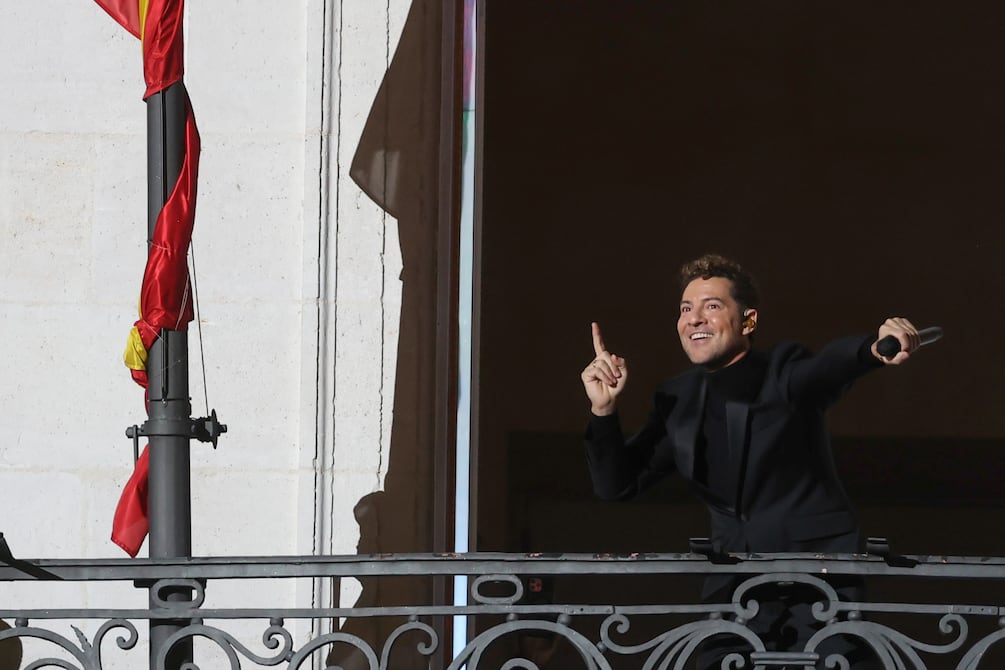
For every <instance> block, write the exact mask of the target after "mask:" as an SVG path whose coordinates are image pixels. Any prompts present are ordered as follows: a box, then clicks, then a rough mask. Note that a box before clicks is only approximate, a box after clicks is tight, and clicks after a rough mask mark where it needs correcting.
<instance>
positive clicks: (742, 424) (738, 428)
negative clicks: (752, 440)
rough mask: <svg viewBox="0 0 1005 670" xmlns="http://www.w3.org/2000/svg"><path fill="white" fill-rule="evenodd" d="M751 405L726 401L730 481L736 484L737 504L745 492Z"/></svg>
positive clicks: (737, 504)
mask: <svg viewBox="0 0 1005 670" xmlns="http://www.w3.org/2000/svg"><path fill="white" fill-rule="evenodd" d="M749 416H750V405H748V404H746V403H742V402H734V401H732V400H729V401H726V438H727V441H728V443H729V481H730V482H732V483H733V484H734V486H735V489H734V490H735V491H736V506H737V507H739V506H740V502H741V498H740V496H741V495H742V494H743V478H744V476H745V474H746V472H745V470H746V463H747V432H748V426H749V425H750V423H749V421H748V418H749Z"/></svg>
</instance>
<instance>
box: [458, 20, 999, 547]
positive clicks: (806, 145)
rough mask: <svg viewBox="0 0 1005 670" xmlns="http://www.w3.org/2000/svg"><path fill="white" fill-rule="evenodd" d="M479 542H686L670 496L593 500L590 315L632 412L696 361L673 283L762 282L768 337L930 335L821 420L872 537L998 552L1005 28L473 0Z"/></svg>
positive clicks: (684, 517)
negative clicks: (901, 318) (701, 278)
mask: <svg viewBox="0 0 1005 670" xmlns="http://www.w3.org/2000/svg"><path fill="white" fill-rule="evenodd" d="M484 9H485V35H484V42H483V43H482V44H481V47H480V48H482V49H483V54H484V55H483V57H484V59H485V60H484V101H483V105H482V106H481V109H482V111H483V114H484V116H483V119H484V126H483V129H484V138H483V144H482V147H481V149H482V152H483V153H482V157H483V165H484V170H483V173H482V175H481V177H482V197H483V200H482V212H481V220H480V235H481V246H480V248H481V251H480V254H481V271H480V281H481V294H480V313H479V314H478V319H479V333H480V336H479V342H478V343H477V348H476V350H475V355H476V356H477V357H478V367H479V370H480V377H479V379H478V380H476V386H477V388H478V393H479V397H478V403H477V407H478V443H477V451H478V461H477V462H478V470H477V473H476V476H477V482H478V486H477V491H478V508H477V509H478V514H477V518H476V520H475V523H476V525H477V528H476V530H477V542H476V545H475V546H473V547H472V548H473V549H477V550H506V551H565V552H569V551H576V552H579V551H583V552H610V551H615V552H621V551H626V552H627V551H665V552H673V551H686V549H687V538H688V537H689V536H695V535H704V534H705V533H706V532H707V529H706V523H707V521H706V518H705V513H704V511H703V510H702V509H700V508H699V507H698V506H697V505H696V504H695V503H694V502H693V501H692V499H691V498H690V497H689V496H688V494H687V493H686V492H685V491H684V490H683V489H682V488H681V487H680V486H679V484H678V483H675V482H668V483H667V485H666V486H665V487H663V488H661V489H659V490H657V491H654V492H653V493H652V494H650V495H649V496H648V497H647V498H646V499H645V500H643V501H639V502H637V503H631V504H627V505H626V504H608V503H600V502H598V501H596V500H594V499H593V497H592V495H591V492H590V490H589V483H588V477H587V473H586V467H585V463H584V460H583V456H582V448H581V445H580V441H579V440H580V435H581V433H582V430H583V428H584V427H585V423H586V419H587V412H588V404H587V402H586V400H585V398H584V396H583V393H582V389H581V385H580V382H579V372H580V370H581V369H582V367H583V366H584V365H585V364H586V363H588V362H589V360H590V359H591V358H592V348H591V343H590V335H589V324H590V321H591V320H596V321H599V322H600V323H601V324H602V325H603V326H604V332H605V335H606V337H607V340H608V345H609V346H610V348H611V350H612V351H617V352H618V353H620V354H622V355H624V356H625V357H627V359H628V361H629V365H630V366H631V375H632V377H631V388H630V389H628V391H626V394H625V396H624V400H623V402H622V403H621V405H620V408H621V414H622V420H623V424H624V425H625V426H626V429H628V428H629V427H631V426H635V425H638V424H639V423H640V422H641V420H642V419H643V418H644V415H645V413H646V412H647V411H648V408H649V403H650V402H651V395H650V394H651V392H652V389H653V388H654V386H655V384H656V383H657V381H658V380H659V379H661V378H663V377H666V376H669V375H672V374H675V373H676V372H679V371H681V370H683V369H684V368H685V366H686V361H685V359H684V357H683V355H682V354H681V353H680V351H679V346H678V344H677V336H676V332H675V322H676V312H677V305H676V302H677V299H678V297H679V293H678V287H677V280H676V272H677V268H678V267H679V266H680V264H681V263H682V262H683V261H685V260H688V259H690V258H692V257H694V256H697V255H699V254H701V253H704V252H706V251H715V252H719V253H722V254H725V255H727V256H732V257H735V258H737V259H738V260H740V261H741V262H742V263H744V264H745V265H747V266H748V267H749V268H750V269H752V270H753V271H754V273H755V274H756V275H757V276H758V278H759V280H760V283H761V288H762V293H763V294H764V298H765V299H764V307H763V308H762V310H761V323H760V326H761V328H760V335H759V338H758V345H759V346H770V345H771V344H772V343H774V342H776V341H779V340H782V339H796V340H799V341H802V342H804V343H805V344H807V345H809V346H810V347H812V348H816V347H819V346H820V345H822V344H823V343H825V342H827V341H828V340H829V339H830V338H832V337H835V336H838V335H843V334H852V333H858V332H863V333H865V332H870V331H873V330H874V329H875V328H876V327H877V326H878V324H879V323H880V322H881V321H882V320H883V319H884V318H885V317H887V316H891V315H905V316H908V317H909V318H911V319H913V320H914V321H915V322H916V323H918V325H921V326H926V325H941V326H943V327H944V328H945V329H946V337H945V340H944V341H943V342H942V343H940V344H938V345H935V346H934V347H932V348H930V349H929V350H925V351H923V352H921V353H920V354H919V355H918V356H917V357H916V360H913V361H911V363H910V364H909V365H907V366H904V368H903V369H898V370H882V371H879V372H878V373H876V374H874V375H872V376H871V377H869V378H867V379H865V380H863V381H862V382H861V383H860V384H859V385H858V386H857V387H856V388H854V389H852V391H851V393H850V394H849V395H848V397H847V398H845V399H844V400H843V401H842V402H841V403H840V404H839V406H838V408H837V409H836V410H835V411H834V413H833V414H832V428H833V433H834V435H835V442H836V445H835V451H836V454H837V457H838V459H839V461H840V463H839V466H840V468H841V470H842V472H843V474H844V476H845V482H846V484H847V487H848V489H849V493H850V495H851V497H852V498H853V500H854V501H855V502H856V504H857V505H858V507H859V510H860V512H861V515H862V527H863V532H864V533H866V534H872V535H885V536H887V537H888V538H890V540H891V541H892V542H893V544H894V546H895V548H896V549H897V550H898V551H902V552H913V553H958V554H978V555H1002V554H1005V538H1003V537H1002V535H1001V534H1000V533H997V532H994V531H992V530H991V529H995V528H999V527H1001V525H1002V523H1003V521H1005V507H1003V506H1002V503H1001V500H1000V498H999V495H998V491H999V490H1000V486H999V482H1001V481H1003V478H1005V452H1003V451H1002V450H1001V448H1000V447H1001V446H1002V440H1003V438H1005V413H1003V412H1001V411H1000V410H999V407H1000V405H1001V404H1002V401H1003V400H1005V388H1003V385H1002V382H1001V376H1002V372H1003V371H1005V353H1003V349H1002V346H1001V344H1000V333H1002V331H1003V326H1005V317H1003V314H1005V311H1003V310H1002V309H1001V308H1000V306H999V304H998V298H999V296H1001V295H1002V294H1003V292H1005V271H1003V270H1002V267H1001V265H1000V263H999V262H998V258H999V256H1000V255H1001V253H1002V251H1003V250H1005V245H1003V242H1005V232H1003V228H1002V226H1001V223H1000V222H1001V221H1002V219H1003V218H1005V202H1003V198H1002V197H1001V195H1000V193H1001V186H1000V185H1001V184H1002V183H1005V130H1003V125H1005V124H1003V122H1002V120H1003V119H1005V86H1003V84H1005V42H1003V41H1002V40H1001V38H1000V30H999V27H1000V26H1001V25H1002V19H1003V18H1005V17H1003V14H1005V10H1003V8H1002V6H1001V5H1000V3H994V2H978V3H967V4H966V5H965V6H964V5H954V4H952V3H945V2H930V1H929V2H921V3H911V4H904V3H899V2H881V3H875V2H866V1H864V0H861V1H860V0H856V1H853V2H844V3H816V2H802V1H797V0H778V1H774V2H729V3H708V2H702V1H701V0H688V1H684V2H668V3H648V2H647V3H643V2H628V3H610V2H599V1H598V0H585V1H584V0H577V1H576V2H572V1H571V0H557V1H554V2H546V3H542V2H529V1H528V0H506V1H505V2H503V1H499V2H486V3H485V7H484Z"/></svg>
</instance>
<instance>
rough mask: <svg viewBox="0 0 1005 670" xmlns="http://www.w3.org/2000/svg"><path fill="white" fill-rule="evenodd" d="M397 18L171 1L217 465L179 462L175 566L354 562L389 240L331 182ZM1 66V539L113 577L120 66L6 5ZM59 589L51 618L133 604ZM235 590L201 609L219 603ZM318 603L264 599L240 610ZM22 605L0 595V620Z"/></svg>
mask: <svg viewBox="0 0 1005 670" xmlns="http://www.w3.org/2000/svg"><path fill="white" fill-rule="evenodd" d="M407 9H408V2H407V0H392V1H391V2H389V3H385V2H380V3H374V2H372V0H341V1H338V0H288V1H284V2H274V1H271V0H244V1H243V2H239V1H238V0H213V2H195V1H190V2H189V3H188V7H187V22H186V84H187V86H188V89H189V94H190V96H191V99H192V103H193V106H194V109H195V113H196V118H197V120H198V124H199V128H200V132H201V135H202V139H203V153H202V163H201V167H200V179H199V200H198V208H197V217H196V227H195V234H194V245H193V246H194V253H195V267H196V271H197V283H198V286H197V287H198V292H199V307H200V310H201V318H200V320H199V321H200V323H199V326H201V336H200V328H197V327H196V324H195V323H193V324H192V329H191V338H190V352H191V355H192V364H191V379H192V384H191V391H192V398H193V411H194V414H195V415H196V416H203V415H204V414H205V412H206V409H207V407H206V401H205V399H204V398H205V396H206V395H207V394H206V393H205V392H204V387H203V382H202V378H203V372H202V370H201V367H200V343H201V346H202V347H203V349H204V357H205V376H206V382H207V383H206V387H208V399H209V407H210V408H216V409H217V411H218V412H219V414H220V418H221V420H222V421H223V422H224V423H226V424H227V425H228V426H229V432H228V433H227V434H226V435H225V436H224V437H223V438H222V439H221V441H220V448H219V449H218V450H217V451H213V450H212V449H211V448H210V447H208V446H205V445H201V444H193V447H192V466H193V470H192V491H193V501H192V506H193V524H192V533H193V553H194V554H195V555H258V554H311V553H324V554H327V553H354V552H355V548H356V541H357V528H356V523H355V520H354V519H353V516H352V507H353V505H354V504H355V502H356V501H357V500H358V499H359V498H360V497H361V496H362V495H364V494H366V493H368V492H370V491H374V490H377V489H379V488H380V487H381V485H382V479H383V475H384V472H385V464H386V452H387V448H388V444H389V438H390V422H391V416H392V410H393V408H392V406H391V404H392V398H393V387H394V364H395V352H396V344H397V327H398V310H399V306H400V295H401V292H400V282H399V280H398V276H399V272H400V269H401V261H400V254H399V250H398V242H397V237H396V228H395V225H394V224H395V222H394V220H393V219H390V218H389V217H387V215H385V214H384V213H383V212H382V211H381V210H380V209H379V208H378V207H377V206H376V205H374V204H373V203H372V202H371V201H370V200H369V199H368V198H367V197H366V196H365V195H363V194H362V193H361V192H360V190H359V189H358V188H357V187H356V186H355V185H354V184H353V183H352V182H351V181H350V180H349V179H348V177H347V167H348V165H349V162H350V161H351V159H352V155H353V152H354V150H355V145H356V141H357V139H358V137H359V134H360V132H361V130H362V127H363V123H364V121H365V120H366V117H367V113H368V112H369V108H370V103H371V102H372V100H373V96H374V94H375V93H376V91H377V87H378V86H379V84H380V80H381V77H382V75H383V73H384V71H385V69H386V67H387V64H388V62H389V60H390V58H391V56H392V55H393V52H394V47H395V44H396V41H397V38H398V35H399V33H400V31H401V27H402V22H403V20H404V18H405V15H406V13H407ZM0 51H2V54H3V57H2V58H0V86H2V90H3V103H4V104H3V110H4V111H3V113H0V276H2V282H0V343H2V346H3V347H4V354H5V355H4V356H2V357H0V511H2V512H0V513H2V517H0V518H2V519H3V521H2V523H0V531H2V532H3V533H4V534H5V536H6V539H7V541H8V543H9V544H10V547H11V549H12V550H13V552H14V553H15V555H16V556H19V557H25V558H27V557H45V558H54V557H105V556H110V557H120V556H124V554H123V553H122V552H121V550H119V549H118V548H117V547H116V546H114V545H113V544H112V543H111V542H110V541H109V539H108V537H109V532H110V527H111V519H112V513H113V511H114V508H115V503H116V501H117V499H118V495H119V492H120V489H121V486H122V484H124V483H125V481H126V479H127V477H128V475H129V473H130V471H131V465H132V464H131V458H132V457H131V445H130V442H129V441H128V440H127V439H126V438H125V437H124V429H125V428H126V426H128V425H131V424H134V423H139V422H141V421H142V420H143V394H142V390H141V389H140V388H139V387H137V386H136V385H134V384H133V382H132V381H131V379H130V377H129V374H128V371H127V370H126V368H125V367H124V366H123V365H122V362H121V354H122V349H123V345H124V343H125V338H126V335H127V333H128V331H129V328H130V326H131V324H132V322H133V320H134V319H135V312H136V302H137V296H138V292H139V286H140V281H141V279H142V273H143V266H144V261H145V225H146V222H145V219H146V186H145V180H146V175H145V172H146V162H145V151H146V140H145V132H146V128H145V121H146V117H145V109H144V104H143V102H142V101H141V96H142V92H143V84H142V70H141V62H140V50H139V43H138V41H137V40H135V39H134V38H133V37H132V36H131V35H129V34H128V33H126V31H124V30H123V29H122V28H121V27H119V26H118V24H116V23H115V22H114V21H113V20H112V19H111V18H109V17H108V16H107V15H106V14H105V13H104V12H103V11H102V10H101V9H100V8H99V7H98V6H97V5H96V4H94V3H92V2H88V1H87V0H82V1H80V2H68V3H13V4H11V6H10V7H6V8H5V9H4V17H3V20H2V21H0ZM140 555H141V556H143V555H146V547H144V549H143V550H142V551H141V554H140ZM343 587H344V589H345V593H344V600H346V601H348V600H351V598H352V597H353V586H352V584H351V583H349V584H345V585H343ZM71 589H72V590H73V594H72V595H71V596H70V600H71V601H70V602H67V601H63V602H62V603H61V606H64V607H74V606H90V605H94V604H98V601H101V603H102V604H108V605H113V606H126V605H135V604H138V603H142V602H143V601H144V599H145V595H144V594H142V593H140V592H134V591H132V590H126V591H123V590H119V591H116V592H111V591H108V590H102V589H103V587H101V586H83V585H78V586H74V587H71ZM239 590H244V591H247V588H246V587H245V586H242V585H217V586H215V587H214V588H213V590H212V592H211V593H212V597H213V598H214V602H215V603H218V604H221V605H225V604H226V601H227V599H228V598H230V597H231V594H234V593H237V592H238V591H239ZM323 590H324V585H323V584H314V585H300V586H299V587H296V588H294V587H293V586H292V585H283V586H282V587H280V588H278V589H277V587H275V586H272V587H266V586H262V587H261V590H259V587H256V591H257V592H258V594H259V595H258V596H256V601H260V604H262V605H268V604H280V605H291V604H293V603H294V602H296V603H299V604H309V603H310V602H312V601H313V602H320V603H324V602H325V599H324V598H323V597H321V595H320V591H323ZM72 601H76V602H72ZM45 604H46V603H45V599H44V598H41V597H40V596H39V595H38V591H37V589H27V588H25V587H24V586H23V585H10V584H6V585H0V608H12V607H39V606H45ZM258 633H259V634H260V629H258ZM123 667H135V666H129V664H128V663H127V664H125V665H124V666H123Z"/></svg>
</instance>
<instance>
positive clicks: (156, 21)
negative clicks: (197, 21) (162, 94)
mask: <svg viewBox="0 0 1005 670" xmlns="http://www.w3.org/2000/svg"><path fill="white" fill-rule="evenodd" d="M184 10H185V3H184V1H183V0H148V3H147V17H146V24H145V25H144V28H143V31H142V35H143V79H144V81H146V84H147V90H146V93H144V94H143V99H144V100H146V99H147V98H149V97H150V96H151V95H153V94H154V93H157V92H158V91H162V90H164V89H165V88H167V87H168V86H170V85H171V84H174V83H175V82H177V81H181V77H182V75H183V74H185V61H184V56H185V54H184V49H183V44H182V21H183V15H184Z"/></svg>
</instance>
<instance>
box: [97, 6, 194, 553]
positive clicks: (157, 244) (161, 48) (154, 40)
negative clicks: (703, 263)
mask: <svg viewBox="0 0 1005 670" xmlns="http://www.w3.org/2000/svg"><path fill="white" fill-rule="evenodd" d="M95 1H96V2H97V3H98V5H100V6H101V7H102V8H103V9H104V10H105V11H106V12H108V14H109V15H110V16H111V17H112V18H113V19H115V20H116V21H117V22H118V23H119V24H120V25H122V27H123V28H125V29H126V30H128V31H129V32H130V33H132V34H133V35H134V36H136V37H137V38H139V40H140V43H141V45H142V51H143V79H144V82H145V84H146V91H145V92H144V94H143V99H144V100H146V99H147V98H149V97H150V96H152V95H155V94H156V93H159V92H160V91H163V90H164V89H166V88H168V87H170V86H174V85H178V86H181V87H183V88H182V91H183V93H184V84H183V83H182V81H181V79H182V75H183V74H184V60H183V44H182V21H183V15H184V8H185V7H184V0H95ZM184 95H185V107H186V119H185V137H184V143H185V158H184V160H183V162H182V167H181V172H180V174H179V176H178V180H177V181H176V182H175V185H174V187H173V189H172V190H171V193H170V195H169V196H168V197H167V199H166V201H165V204H164V207H163V208H162V209H161V211H160V213H159V215H158V217H157V223H156V226H155V228H154V234H153V239H152V241H151V244H150V249H149V253H148V256H147V265H146V270H145V271H144V273H143V284H142V286H141V288H140V314H139V319H138V320H137V321H136V323H135V325H134V327H133V329H132V331H131V332H130V334H129V340H128V343H127V345H126V352H125V355H124V359H125V362H126V365H127V366H128V367H129V368H130V369H131V370H132V375H133V378H134V379H135V380H136V382H137V383H138V384H140V385H141V386H144V387H146V384H147V374H146V359H147V352H148V351H149V350H150V347H151V346H152V345H153V343H154V341H155V340H156V339H157V338H158V337H159V336H160V332H161V330H165V329H167V330H186V329H187V328H188V323H189V322H190V321H191V320H192V318H193V311H192V301H191V294H190V290H189V278H188V263H187V260H186V255H187V253H188V247H189V244H190V242H191V241H192V227H193V225H194V223H195V200H196V182H197V180H198V175H199V146H200V145H199V131H198V129H197V128H196V124H195V116H194V114H193V113H192V106H191V104H190V103H189V101H188V95H187V93H185V94H184ZM146 464H147V454H146V450H144V452H143V456H142V457H141V458H140V461H139V462H138V463H137V466H136V469H135V471H134V472H133V475H132V476H131V477H130V479H129V482H128V483H127V484H126V486H125V488H124V490H123V492H122V496H121V497H120V499H119V504H118V507H117V508H116V510H115V518H114V519H113V521H112V541H113V542H115V543H116V544H118V545H119V546H120V547H122V549H124V550H125V551H126V553H128V554H129V555H130V556H136V554H137V552H138V551H139V550H140V546H141V545H142V544H143V539H144V538H145V537H146V535H147V533H148V531H149V520H148V518H147V500H146V497H147V468H146Z"/></svg>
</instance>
